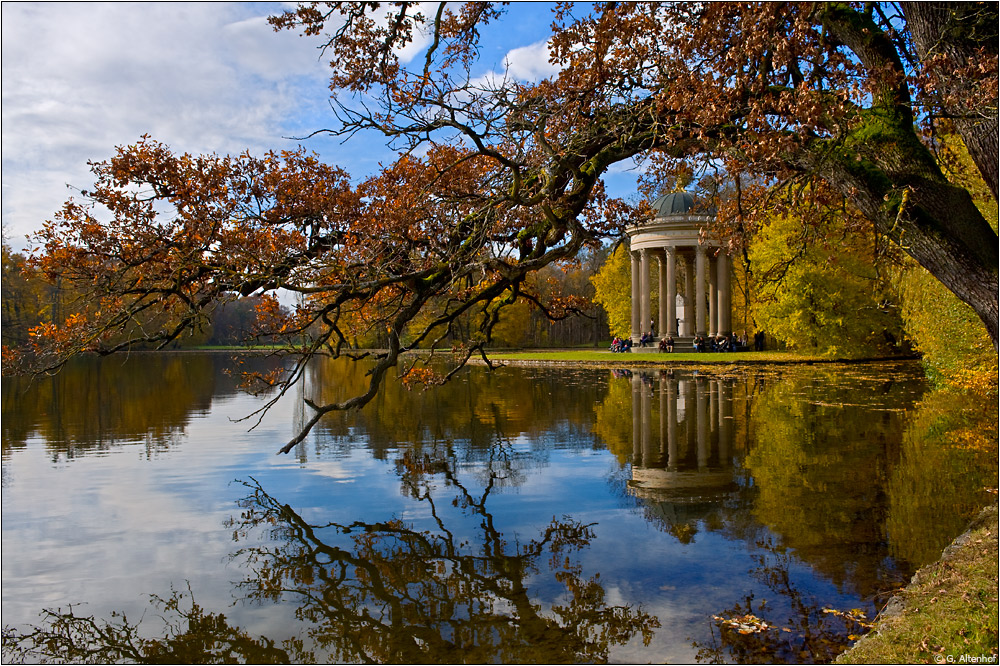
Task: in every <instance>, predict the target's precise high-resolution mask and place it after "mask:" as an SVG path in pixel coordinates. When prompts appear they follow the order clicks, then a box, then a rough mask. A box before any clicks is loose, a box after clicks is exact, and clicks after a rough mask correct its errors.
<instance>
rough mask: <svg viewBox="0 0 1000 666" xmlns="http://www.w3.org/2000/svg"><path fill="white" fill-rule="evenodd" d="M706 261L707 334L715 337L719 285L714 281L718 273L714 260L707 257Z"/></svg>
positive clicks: (716, 332)
mask: <svg viewBox="0 0 1000 666" xmlns="http://www.w3.org/2000/svg"><path fill="white" fill-rule="evenodd" d="M707 259H708V261H707V262H706V263H707V264H708V334H709V335H712V336H715V335H718V334H719V320H718V319H717V317H718V313H719V310H718V308H717V307H716V306H717V305H718V302H719V283H718V281H717V280H716V274H717V272H718V271H715V270H712V269H713V268H715V264H716V261H717V260H716V259H713V258H712V257H707Z"/></svg>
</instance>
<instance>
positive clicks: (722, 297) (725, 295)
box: [716, 251, 733, 335]
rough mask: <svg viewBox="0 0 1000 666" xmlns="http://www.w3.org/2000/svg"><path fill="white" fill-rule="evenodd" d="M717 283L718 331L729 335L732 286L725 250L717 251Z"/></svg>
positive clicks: (730, 331)
mask: <svg viewBox="0 0 1000 666" xmlns="http://www.w3.org/2000/svg"><path fill="white" fill-rule="evenodd" d="M716 270H717V271H718V274H719V275H718V278H717V280H718V283H719V333H720V334H721V335H729V334H730V333H732V332H733V331H732V322H731V321H730V317H731V315H732V309H733V299H732V296H733V293H732V291H731V289H732V286H731V285H730V283H729V257H728V256H726V253H725V252H721V251H720V252H719V259H718V266H716Z"/></svg>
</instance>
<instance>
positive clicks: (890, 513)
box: [0, 353, 995, 663]
mask: <svg viewBox="0 0 1000 666" xmlns="http://www.w3.org/2000/svg"><path fill="white" fill-rule="evenodd" d="M274 363H277V361H275V360H273V359H251V360H248V361H247V366H248V367H250V368H254V369H266V368H267V367H270V366H272V365H273V364H274ZM230 367H231V363H230V360H229V357H228V356H226V355H222V354H198V353H184V354H159V355H153V354H140V355H134V356H133V357H132V358H130V359H128V360H126V361H123V360H122V359H105V360H103V361H97V360H93V359H88V360H85V361H82V362H80V363H78V364H76V365H74V366H73V367H70V368H68V369H67V371H66V372H64V373H63V374H61V375H59V376H57V377H55V378H52V379H47V380H41V381H36V382H34V383H33V384H31V385H28V384H27V383H25V382H21V381H18V380H9V379H5V380H4V384H3V418H2V422H0V423H2V425H0V427H2V430H3V542H2V543H3V545H2V547H3V558H2V560H3V563H2V566H3V615H4V623H5V625H14V626H26V625H28V624H32V623H34V624H37V623H38V622H39V619H38V615H37V614H38V612H39V611H40V610H42V609H43V608H49V609H55V608H57V607H62V608H66V606H67V605H68V604H77V603H85V604H86V605H85V606H83V607H81V609H82V610H80V611H78V612H82V613H84V614H86V615H94V616H97V617H101V618H103V617H108V616H109V614H110V613H111V612H112V611H124V612H125V613H126V615H127V616H128V617H130V618H138V617H140V616H141V615H142V614H143V613H144V612H146V613H147V615H148V616H150V617H153V616H156V613H155V612H154V611H152V610H149V595H150V594H155V595H159V596H160V597H164V598H165V597H167V596H168V595H169V594H170V591H171V589H174V590H186V589H187V587H188V586H190V590H191V592H192V593H193V594H194V597H195V599H196V601H197V603H198V604H199V605H200V606H201V607H202V608H204V609H206V610H207V611H209V612H217V613H224V614H225V616H226V618H227V620H228V622H229V623H231V624H232V625H233V626H238V627H239V628H240V629H241V630H242V631H244V632H247V633H248V634H250V635H253V636H266V637H269V638H272V639H274V640H276V641H279V642H280V641H282V640H284V639H286V638H288V637H293V636H295V637H300V638H303V640H304V641H305V643H304V646H305V647H304V648H302V649H305V650H311V651H313V652H311V653H310V654H314V655H315V657H316V658H317V659H320V658H321V655H323V656H326V657H327V658H328V657H329V656H330V655H333V656H335V657H339V658H341V659H345V660H356V659H362V658H372V659H376V660H378V661H408V660H413V659H415V657H416V656H419V655H421V654H422V655H423V658H425V659H429V660H432V661H435V660H447V662H448V663H451V662H453V661H455V660H456V659H458V660H461V659H462V658H466V659H470V660H487V661H489V660H501V661H515V660H517V661H523V660H531V659H533V658H539V659H543V660H547V661H579V660H597V661H601V660H604V659H609V660H611V661H624V662H646V661H691V660H693V659H695V658H696V657H699V658H701V659H705V660H709V659H721V660H739V661H746V660H747V659H748V658H749V656H748V655H751V654H754V653H755V650H757V651H759V650H760V649H761V646H763V649H765V651H766V652H765V653H766V655H767V656H768V657H769V660H781V659H788V660H791V661H803V660H809V659H818V660H821V659H823V658H826V657H829V656H831V655H832V654H835V652H836V650H838V649H841V648H840V647H838V646H842V644H843V636H845V635H846V634H847V633H849V632H850V631H853V630H854V628H849V627H846V626H844V625H845V623H844V622H843V621H837V620H836V618H834V617H831V616H830V615H828V614H824V613H823V612H822V609H823V607H824V606H829V607H833V608H839V609H851V608H861V609H863V610H865V611H866V612H867V613H868V614H869V615H873V614H874V612H875V610H876V609H877V607H878V605H879V604H880V603H883V602H884V600H885V597H886V594H887V593H889V592H890V591H891V590H893V589H895V588H896V587H898V586H899V585H900V584H901V583H902V582H904V581H905V580H907V579H908V578H909V576H910V575H911V574H912V572H913V570H914V568H915V567H917V566H919V565H921V564H923V563H925V561H926V560H927V558H928V557H930V555H929V554H930V553H934V552H940V548H941V547H943V546H944V545H945V544H946V543H947V542H948V541H949V540H950V539H951V538H952V537H953V536H955V535H956V534H957V533H958V532H959V531H961V527H962V525H963V523H964V521H965V520H966V519H967V518H968V516H966V515H963V514H965V513H971V512H974V510H975V509H976V508H978V506H979V505H981V504H985V503H986V502H987V501H988V497H989V496H988V495H986V494H984V492H983V491H982V488H983V486H984V485H988V483H989V479H988V478H986V477H988V476H989V474H986V472H989V473H992V471H993V470H991V469H990V465H991V464H994V463H989V464H984V463H983V460H984V458H982V456H984V455H985V456H988V455H990V453H989V451H985V452H976V451H969V450H968V449H962V450H959V449H955V450H954V451H952V452H950V453H946V454H941V455H944V457H943V458H942V457H940V456H939V457H936V458H934V468H935V469H933V470H928V469H926V465H924V464H923V463H922V462H921V460H926V459H927V455H926V447H928V446H937V445H934V444H933V443H930V444H929V443H928V441H927V436H926V433H927V432H931V431H933V430H934V429H933V428H931V427H928V424H933V423H935V422H936V421H935V419H939V420H940V418H941V417H939V416H938V415H937V413H936V412H935V411H934V410H935V409H936V407H935V405H936V403H935V402H934V401H933V400H932V398H931V397H929V396H930V395H931V394H929V393H928V387H927V386H926V384H925V382H924V380H923V379H922V377H921V373H920V368H919V366H918V365H916V364H908V363H898V364H881V365H878V366H875V365H849V366H823V367H818V366H817V367H805V366H803V367H796V366H785V367H780V368H760V369H748V370H740V371H734V370H727V371H723V372H695V371H688V370H683V369H680V368H678V369H675V370H672V371H669V372H667V371H663V372H660V371H641V372H640V371H623V370H618V371H609V370H602V369H545V368H532V369H520V368H506V369H503V370H502V371H500V372H495V373H489V372H487V371H486V370H485V369H483V368H471V369H469V370H468V371H466V372H464V373H462V374H461V375H460V376H459V377H458V378H457V379H456V380H455V381H453V382H452V383H450V384H448V385H446V386H443V387H439V388H437V389H434V390H431V391H427V392H421V391H419V390H417V391H412V392H411V391H407V390H405V389H404V388H402V387H401V386H400V385H399V384H397V383H396V382H395V381H393V380H392V379H390V381H389V383H388V385H387V386H386V388H385V390H384V391H383V392H382V393H381V394H380V395H379V397H378V398H377V399H376V400H375V401H374V402H373V404H371V405H369V406H368V407H366V408H365V409H364V410H362V411H361V412H359V413H350V414H333V415H331V416H330V417H328V418H326V419H324V420H323V421H322V422H321V424H320V426H319V427H318V428H317V429H316V431H315V432H314V433H313V434H312V435H311V436H310V437H309V438H308V439H307V440H306V441H304V442H303V443H302V444H300V445H299V446H298V447H297V448H296V449H294V450H293V451H292V452H291V453H290V454H289V455H287V456H276V455H274V452H275V451H276V450H277V449H278V448H279V447H280V446H281V445H283V444H284V443H285V442H286V441H288V440H289V439H290V438H291V436H292V435H293V434H294V430H295V427H296V425H297V424H300V423H302V422H303V421H304V419H306V418H308V412H307V410H308V408H305V407H303V405H302V402H301V400H300V398H301V397H302V396H303V395H308V396H309V397H311V398H313V399H314V400H323V401H332V400H339V399H343V398H344V397H346V396H348V395H350V394H351V392H352V391H356V390H358V389H359V387H361V386H362V384H363V382H364V380H365V377H364V368H363V367H357V366H353V365H351V364H349V363H346V362H335V361H321V362H317V363H315V364H314V365H313V366H311V367H310V370H309V373H308V376H307V378H306V382H305V384H304V385H303V387H302V389H301V391H299V393H298V394H297V395H288V396H286V397H285V398H284V399H282V400H281V401H279V402H278V404H277V405H276V406H275V408H274V409H272V410H271V411H270V412H269V413H268V414H266V415H265V416H264V418H263V420H262V421H261V423H260V425H258V426H257V427H256V428H255V429H253V430H250V431H248V427H249V426H250V425H251V424H252V421H251V422H246V421H244V422H235V420H236V419H240V418H241V417H244V416H246V415H247V414H249V413H250V412H252V411H253V410H254V409H256V408H257V406H259V405H260V404H261V399H260V398H254V397H251V396H248V395H245V394H243V393H241V392H239V391H238V390H237V384H238V378H237V377H236V376H234V375H233V374H232V373H231V372H228V371H227V369H228V368H230ZM952 411H954V410H952ZM993 432H995V430H994V431H993ZM935 450H942V449H941V447H939V446H937V448H936V449H935ZM992 455H993V456H994V457H995V443H994V453H993V454H992ZM977 470H978V471H977ZM977 474H978V475H979V476H984V478H983V479H982V480H981V482H980V480H979V479H978V477H976V475H977ZM928 476H933V477H934V483H935V489H936V490H935V492H934V493H931V492H927V491H920V492H914V491H913V490H912V489H914V488H926V487H927V477H928ZM942 493H944V494H946V495H947V496H946V497H945V498H943V499H942V497H940V494H942ZM931 495H934V496H933V497H932V496H931ZM942 507H954V508H956V509H957V510H950V511H945V510H943V508H942ZM303 534H307V535H311V536H309V537H308V538H306V537H303V536H302V535H303ZM359 535H362V536H363V538H362V536H359ZM317 552H321V553H326V554H325V555H324V556H323V557H319V558H317V557H315V553H317ZM358 562H364V563H369V564H371V563H376V564H377V565H378V566H375V565H374V564H372V565H371V566H373V567H374V568H372V569H371V570H370V571H368V573H365V570H364V567H361V568H359V565H358ZM497 581H500V582H497ZM276 590H280V591H278V592H276ZM444 598H448V599H450V601H449V603H447V604H445V603H444V602H442V601H441V600H442V599H444ZM376 610H377V611H378V612H377V613H375V611H376ZM297 612H298V613H299V614H300V615H302V616H303V617H306V618H308V621H307V622H303V621H301V620H300V619H298V618H297V617H296V613H297ZM747 612H752V613H754V614H756V615H757V616H759V617H761V618H763V619H765V620H766V621H767V622H769V623H771V624H774V625H776V626H779V627H784V628H787V629H790V631H788V632H780V633H778V632H772V639H770V640H769V641H761V640H757V642H756V643H753V642H751V640H750V639H746V638H745V637H741V636H738V635H735V634H732V632H727V631H725V630H721V629H720V627H719V625H718V622H717V621H716V620H713V616H723V617H729V616H733V615H742V614H745V613H747ZM376 615H377V616H379V617H383V618H385V617H388V618H392V619H393V622H388V623H368V624H366V623H365V622H363V621H361V620H359V618H364V617H368V616H376ZM512 617H514V618H517V621H508V620H509V618H512ZM504 618H507V619H504ZM397 624H398V626H397ZM401 627H409V629H406V630H404V629H403V628H401ZM573 627H576V629H573ZM580 627H583V629H580ZM318 628H325V629H324V630H323V631H322V632H321V631H319V629H318ZM157 629H158V625H157V624H156V621H145V620H144V623H143V625H142V631H143V632H150V633H151V634H154V635H155V634H156V633H157ZM418 629H419V631H418ZM310 632H312V633H310ZM350 636H363V637H364V638H363V640H360V641H354V639H350V640H348V638H346V637H350ZM429 637H434V638H433V640H431V638H429ZM647 643H648V644H647ZM421 650H422V651H423V652H421ZM803 650H804V651H805V653H806V654H808V655H810V656H809V658H808V659H806V658H803V656H802V654H803ZM414 651H416V652H414ZM456 655H464V657H462V656H456Z"/></svg>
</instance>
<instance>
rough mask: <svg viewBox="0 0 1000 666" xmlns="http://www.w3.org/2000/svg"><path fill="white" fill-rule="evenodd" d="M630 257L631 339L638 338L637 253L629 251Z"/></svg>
mask: <svg viewBox="0 0 1000 666" xmlns="http://www.w3.org/2000/svg"><path fill="white" fill-rule="evenodd" d="M629 255H630V256H631V258H632V339H633V340H638V339H639V335H640V334H639V333H638V330H639V300H640V297H639V253H638V252H629Z"/></svg>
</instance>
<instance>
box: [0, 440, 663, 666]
mask: <svg viewBox="0 0 1000 666" xmlns="http://www.w3.org/2000/svg"><path fill="white" fill-rule="evenodd" d="M507 448H508V447H505V446H503V445H497V446H496V447H494V455H493V457H492V458H491V460H490V465H489V468H490V470H491V472H490V475H489V480H488V481H487V483H486V484H485V485H484V486H482V487H481V488H479V489H478V490H472V489H471V488H470V487H469V486H467V485H466V484H465V483H464V482H463V481H462V480H461V479H459V477H458V475H457V473H456V468H458V467H460V465H456V463H455V462H454V460H453V459H452V458H448V457H434V456H431V455H429V454H427V453H426V452H424V453H405V454H402V455H401V456H400V458H399V460H398V464H397V469H398V471H399V473H400V476H401V482H402V486H403V489H404V492H405V493H406V494H407V495H409V496H410V497H412V498H414V499H415V500H416V501H417V503H418V504H419V505H422V506H423V507H425V509H426V511H425V512H424V513H426V515H427V516H428V519H427V525H428V527H426V528H425V529H420V528H417V527H415V526H414V525H411V524H408V523H407V522H405V521H403V520H399V519H390V520H385V521H377V522H364V521H354V522H349V523H338V522H312V521H310V520H308V519H307V518H306V517H304V516H303V515H302V514H300V513H299V512H297V511H296V510H294V509H293V508H292V507H291V506H289V505H287V504H283V503H282V502H281V501H280V500H278V499H277V498H275V497H274V496H272V495H270V494H269V493H268V492H266V491H265V490H264V488H263V487H262V486H261V485H260V484H259V483H257V482H256V481H250V482H247V483H246V484H245V485H246V486H247V488H248V489H249V494H248V496H247V497H245V498H244V499H243V500H241V501H240V506H241V508H242V513H241V514H240V516H239V517H238V518H237V517H234V518H233V519H232V520H231V522H230V524H229V525H227V528H229V529H232V530H233V536H234V539H236V540H237V541H243V542H247V543H248V544H252V545H247V546H245V547H244V548H242V549H241V550H239V551H238V552H236V553H235V554H234V555H233V559H234V560H236V561H239V562H240V563H241V564H242V565H244V566H245V569H246V570H247V572H249V575H248V577H247V578H246V579H245V580H244V581H243V582H242V583H240V584H239V589H240V590H241V596H242V597H243V598H244V600H245V601H250V602H254V601H256V602H262V603H264V602H276V603H288V602H289V601H291V602H292V603H294V604H295V605H296V608H295V613H296V616H297V617H298V618H299V619H300V620H303V621H304V622H306V623H308V629H307V630H306V631H307V634H308V638H309V640H308V651H307V649H306V646H307V643H306V642H305V641H304V640H303V639H302V638H301V637H297V638H293V639H289V640H285V641H284V642H283V643H281V644H280V647H279V645H278V644H277V643H276V642H275V641H274V640H272V639H270V638H266V637H255V636H251V635H250V634H248V633H247V632H245V631H244V630H242V629H240V628H239V627H238V626H235V625H232V624H230V623H229V621H228V620H227V618H226V617H225V616H224V615H222V614H217V613H210V612H206V611H205V610H204V609H202V608H201V607H200V606H198V605H197V604H195V603H194V602H193V599H192V600H191V601H190V602H187V603H184V599H183V595H179V594H177V593H175V594H174V595H173V596H171V597H170V598H168V599H166V600H163V599H158V598H154V604H153V606H154V607H155V608H157V609H158V612H157V613H156V615H159V616H162V617H165V618H167V619H166V620H165V625H164V626H165V630H164V632H163V636H162V637H156V638H142V637H141V635H140V634H141V632H140V627H139V623H131V622H130V621H129V620H128V619H127V618H125V617H124V616H123V615H120V614H113V615H112V617H111V618H110V619H107V620H101V619H97V618H94V617H84V616H79V615H76V614H75V613H74V611H73V609H70V610H69V611H68V612H51V613H48V612H47V613H46V622H45V624H44V625H43V626H41V627H32V628H31V629H30V630H28V631H26V632H19V631H17V630H14V629H10V628H5V630H4V654H5V661H7V660H9V658H14V657H17V656H18V655H20V657H21V658H22V659H26V660H27V661H31V660H32V659H38V658H45V659H54V660H62V661H66V660H69V661H77V662H86V661H88V660H89V661H92V662H107V661H121V660H127V661H134V662H138V663H225V662H233V661H247V662H252V663H282V662H288V661H292V662H295V661H299V662H303V661H304V662H313V661H316V658H315V655H320V657H321V661H322V658H323V657H326V659H327V661H349V662H381V663H492V662H500V663H525V662H538V663H580V662H605V661H607V660H608V656H609V650H610V648H611V647H612V646H614V645H620V644H624V643H626V642H628V641H630V640H632V639H633V638H634V637H636V636H641V637H642V639H643V641H644V642H645V643H648V642H649V640H650V639H651V638H652V635H653V631H654V629H655V628H657V627H658V626H659V621H658V620H657V618H656V617H654V616H651V615H649V614H648V613H646V612H644V611H642V610H641V609H636V608H631V607H629V606H624V605H611V604H608V603H607V601H606V593H605V590H604V588H603V586H602V584H601V581H600V576H599V575H598V574H595V575H593V576H590V577H588V576H586V575H585V574H584V573H583V568H582V566H581V564H580V563H579V560H578V558H577V557H576V556H575V555H574V554H575V553H577V552H578V551H580V550H581V549H585V548H587V547H588V546H589V544H590V541H591V539H592V538H593V536H594V535H593V533H592V531H591V526H590V525H585V524H582V523H580V522H577V521H575V520H573V519H571V518H569V517H564V518H562V519H555V518H553V519H552V521H551V522H550V523H549V524H548V525H546V526H544V527H542V528H541V529H539V532H538V536H537V537H535V538H531V539H527V540H524V539H522V538H520V537H519V536H515V535H506V534H504V532H503V530H502V528H501V527H500V526H498V525H497V521H496V520H495V518H494V516H493V514H492V513H491V512H490V511H489V509H488V507H487V502H488V500H489V498H490V496H491V494H492V493H493V492H494V490H495V489H496V488H497V486H498V485H499V484H500V483H502V482H503V479H504V478H505V477H506V476H507V475H508V474H510V473H516V472H515V471H514V470H512V469H511V467H510V463H511V460H510V458H509V457H508V455H507V454H508V453H509V451H507ZM444 489H447V490H446V491H445V490H444ZM543 589H544V590H545V591H546V594H545V595H544V596H545V597H546V598H545V599H542V593H541V592H540V590H543ZM553 589H556V590H557V592H555V593H553V592H552V590H553ZM12 656H13V657H12Z"/></svg>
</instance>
